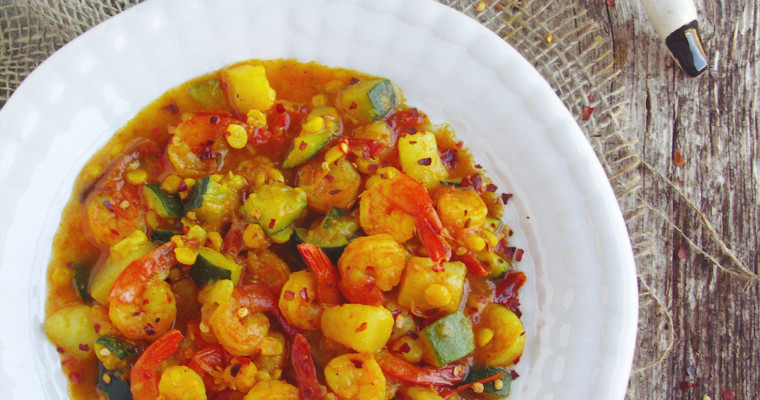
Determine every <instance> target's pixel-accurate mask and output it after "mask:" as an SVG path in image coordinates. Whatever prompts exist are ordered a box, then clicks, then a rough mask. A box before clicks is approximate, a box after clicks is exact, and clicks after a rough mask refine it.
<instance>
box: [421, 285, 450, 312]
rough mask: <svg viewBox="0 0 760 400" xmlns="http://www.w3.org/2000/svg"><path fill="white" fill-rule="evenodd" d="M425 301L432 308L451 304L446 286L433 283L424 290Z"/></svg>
mask: <svg viewBox="0 0 760 400" xmlns="http://www.w3.org/2000/svg"><path fill="white" fill-rule="evenodd" d="M425 300H427V302H428V303H430V305H432V306H434V307H439V306H444V305H446V304H449V303H450V302H451V292H450V291H449V289H448V288H447V287H446V286H443V285H440V284H438V283H434V284H432V285H430V286H428V287H427V288H426V289H425Z"/></svg>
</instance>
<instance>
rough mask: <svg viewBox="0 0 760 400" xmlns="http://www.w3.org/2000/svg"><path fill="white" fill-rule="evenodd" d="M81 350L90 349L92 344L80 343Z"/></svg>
mask: <svg viewBox="0 0 760 400" xmlns="http://www.w3.org/2000/svg"><path fill="white" fill-rule="evenodd" d="M79 350H82V351H90V346H88V345H86V344H80V345H79Z"/></svg>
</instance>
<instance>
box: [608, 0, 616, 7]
mask: <svg viewBox="0 0 760 400" xmlns="http://www.w3.org/2000/svg"><path fill="white" fill-rule="evenodd" d="M607 5H608V6H610V7H615V2H614V1H613V0H607Z"/></svg>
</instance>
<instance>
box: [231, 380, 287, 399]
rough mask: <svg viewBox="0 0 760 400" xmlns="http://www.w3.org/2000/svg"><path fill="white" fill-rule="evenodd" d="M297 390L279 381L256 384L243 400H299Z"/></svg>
mask: <svg viewBox="0 0 760 400" xmlns="http://www.w3.org/2000/svg"><path fill="white" fill-rule="evenodd" d="M300 399H301V397H300V396H299V395H298V388H297V387H295V386H293V385H291V384H289V383H287V382H283V381H281V380H268V381H261V382H259V383H257V384H256V385H255V386H254V387H253V388H251V390H250V391H249V392H248V394H247V395H245V398H244V399H243V400H300Z"/></svg>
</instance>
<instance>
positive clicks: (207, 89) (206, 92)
mask: <svg viewBox="0 0 760 400" xmlns="http://www.w3.org/2000/svg"><path fill="white" fill-rule="evenodd" d="M188 92H189V93H190V96H191V97H192V98H193V99H195V101H197V102H199V103H201V104H203V105H204V106H206V107H207V108H222V109H223V108H227V105H228V103H227V95H226V94H225V93H224V90H222V87H221V85H220V84H219V81H218V80H216V79H212V80H210V81H206V82H203V83H201V84H199V85H196V86H192V87H190V88H189V89H188Z"/></svg>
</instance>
